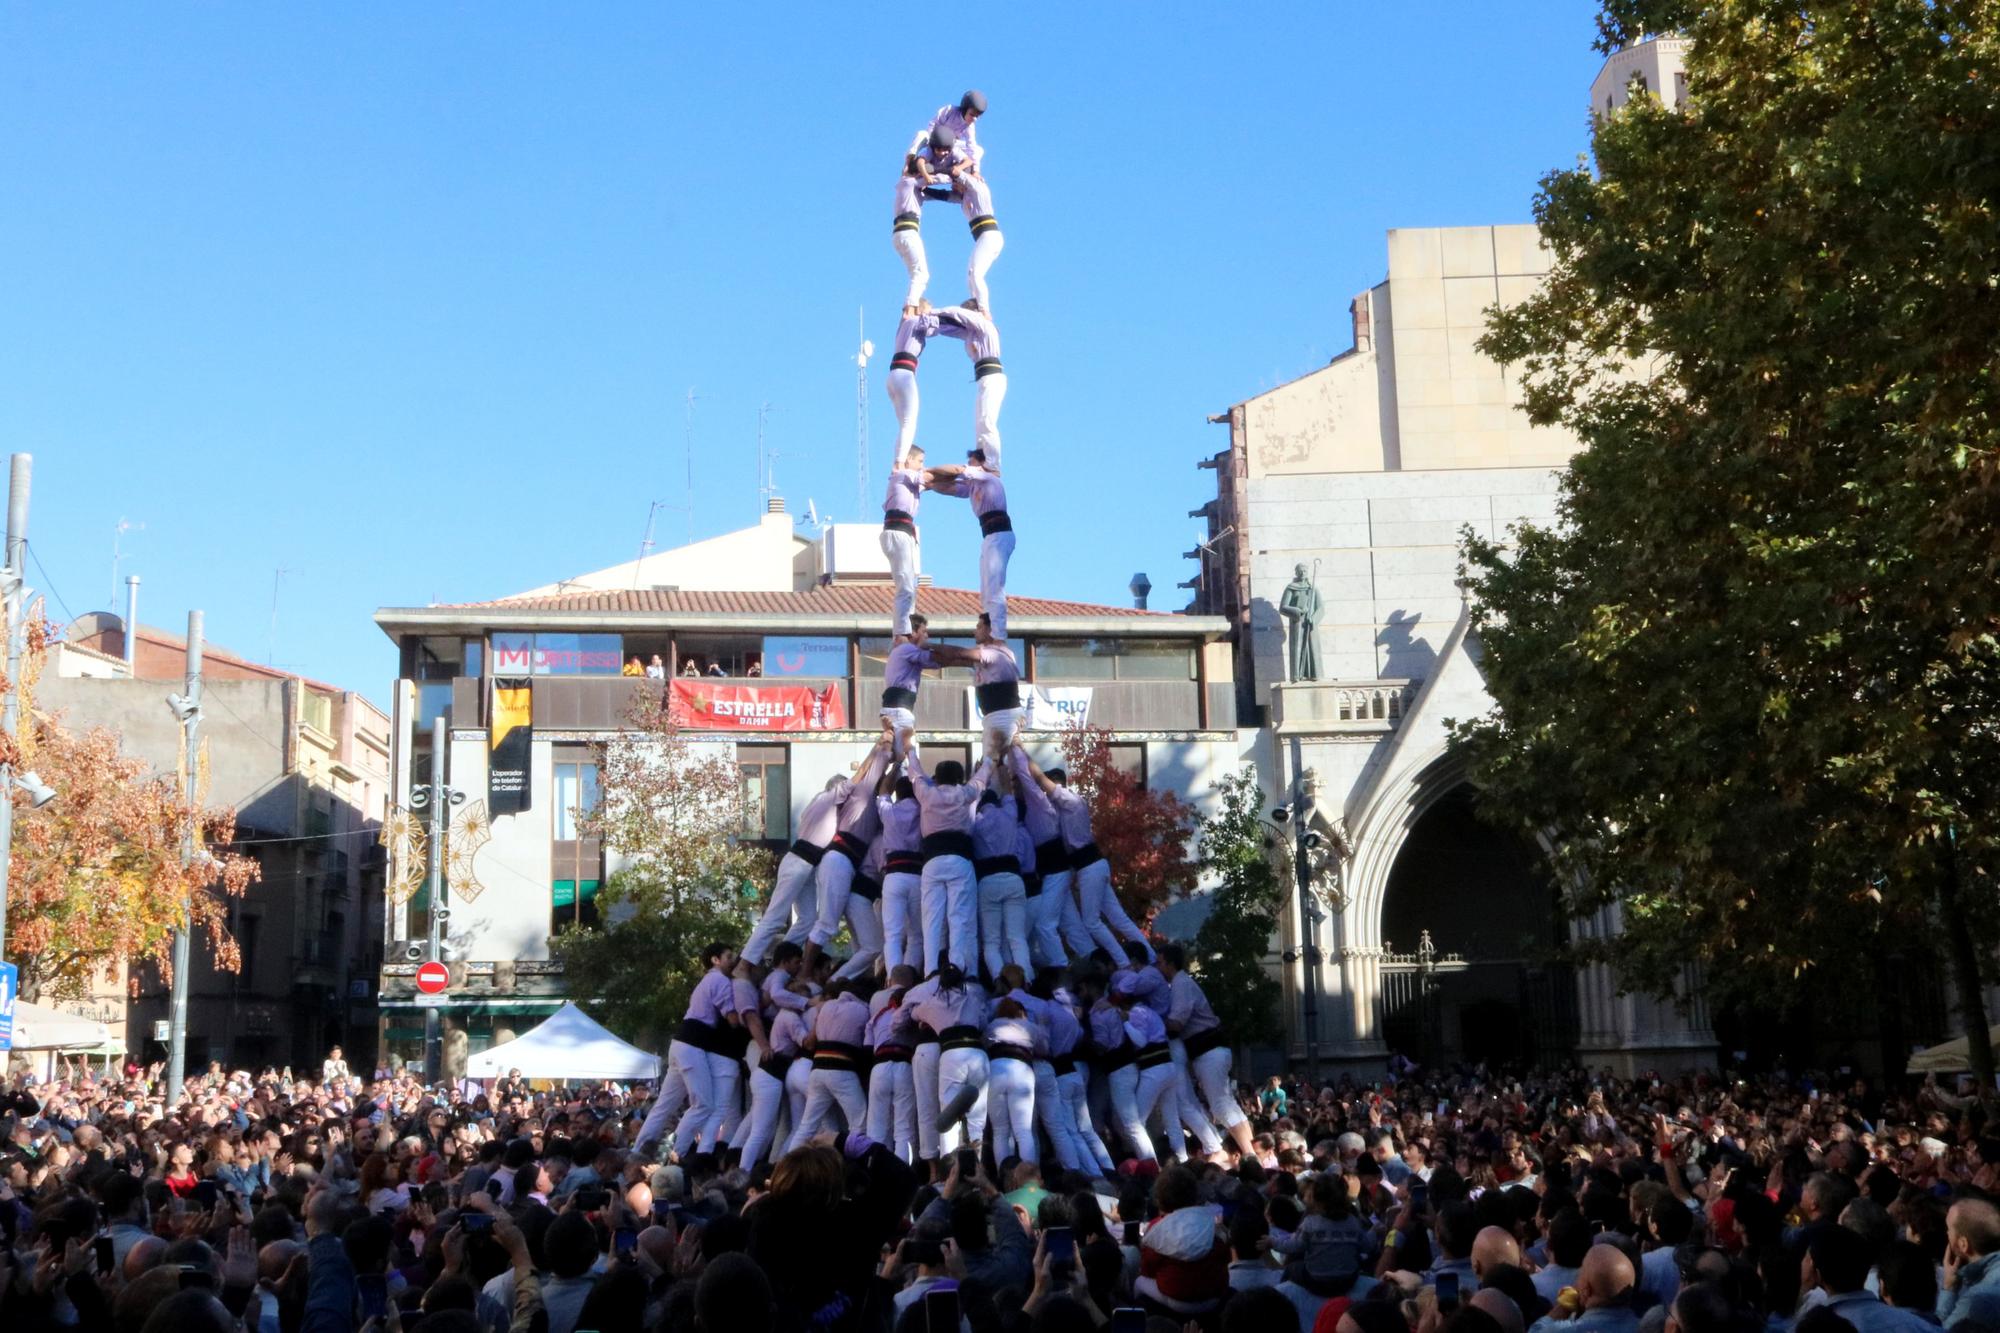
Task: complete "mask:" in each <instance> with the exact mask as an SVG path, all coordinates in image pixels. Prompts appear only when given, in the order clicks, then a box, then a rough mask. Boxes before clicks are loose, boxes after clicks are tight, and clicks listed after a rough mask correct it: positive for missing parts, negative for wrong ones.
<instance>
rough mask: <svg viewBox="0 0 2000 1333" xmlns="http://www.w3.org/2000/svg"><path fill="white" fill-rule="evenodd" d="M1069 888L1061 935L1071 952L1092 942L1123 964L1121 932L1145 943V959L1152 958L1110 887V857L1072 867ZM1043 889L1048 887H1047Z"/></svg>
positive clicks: (1081, 951) (1085, 948) (1086, 949)
mask: <svg viewBox="0 0 2000 1333" xmlns="http://www.w3.org/2000/svg"><path fill="white" fill-rule="evenodd" d="M1070 888H1071V892H1070V893H1068V894H1066V895H1064V896H1065V898H1066V900H1067V901H1065V903H1064V905H1063V939H1064V941H1065V942H1066V943H1067V944H1068V945H1069V947H1070V951H1071V952H1072V953H1076V954H1078V955H1082V954H1087V953H1089V952H1090V950H1091V946H1092V945H1093V944H1095V945H1096V946H1097V947H1098V948H1101V949H1103V950H1104V951H1105V952H1106V953H1109V954H1110V955H1111V957H1112V960H1113V961H1114V962H1116V963H1121V964H1122V963H1123V962H1124V961H1125V946H1124V945H1123V944H1122V943H1120V942H1119V937H1120V936H1121V935H1122V936H1123V937H1124V938H1125V939H1128V940H1137V941H1138V942H1139V943H1140V944H1142V945H1144V946H1145V949H1146V957H1147V959H1148V960H1150V959H1151V958H1152V956H1153V946H1152V945H1150V944H1146V932H1145V931H1143V930H1140V929H1139V927H1138V926H1137V925H1135V924H1134V923H1133V921H1132V918H1131V917H1129V916H1127V915H1126V914H1125V908H1124V906H1123V905H1122V904H1121V903H1120V902H1119V901H1118V895H1117V893H1116V892H1115V891H1113V889H1112V887H1111V863H1110V862H1109V861H1106V860H1103V859H1102V858H1100V859H1098V860H1096V861H1092V862H1091V863H1090V864H1089V865H1087V866H1084V867H1083V868H1082V869H1080V870H1072V871H1071V872H1070ZM1043 891H1044V892H1046V891H1047V889H1046V887H1044V890H1043ZM1072 913H1074V914H1075V915H1074V916H1073V917H1072V915H1071V914H1072Z"/></svg>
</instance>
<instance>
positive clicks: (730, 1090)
mask: <svg viewBox="0 0 2000 1333" xmlns="http://www.w3.org/2000/svg"><path fill="white" fill-rule="evenodd" d="M667 1057H668V1058H669V1059H670V1060H672V1061H673V1062H674V1069H675V1070H676V1071H677V1072H678V1073H679V1074H680V1076H681V1081H682V1082H683V1083H684V1084H686V1085H687V1096H688V1109H687V1113H686V1114H685V1115H683V1116H682V1117H681V1123H680V1125H679V1126H678V1127H676V1128H675V1130H674V1151H675V1152H677V1153H679V1154H680V1155H681V1156H683V1157H686V1156H687V1155H688V1154H690V1153H696V1152H714V1151H715V1145H716V1142H717V1140H718V1139H719V1138H720V1136H721V1133H722V1118H723V1116H724V1115H725V1114H726V1113H727V1110H728V1106H729V1103H730V1101H731V1100H732V1099H733V1098H734V1097H735V1096H736V1069H737V1065H736V1060H735V1058H734V1057H732V1056H727V1055H717V1054H716V1053H715V1052H713V1051H704V1050H701V1049H699V1048H698V1047H694V1046H690V1045H688V1044H687V1043H686V1042H684V1041H677V1042H675V1043H674V1044H673V1045H672V1046H670V1047H668V1048H667Z"/></svg>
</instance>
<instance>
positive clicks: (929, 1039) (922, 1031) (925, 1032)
mask: <svg viewBox="0 0 2000 1333" xmlns="http://www.w3.org/2000/svg"><path fill="white" fill-rule="evenodd" d="M942 1040H944V1039H943V1038H942V1037H940V1036H938V1034H937V1029H936V1028H933V1027H926V1026H925V1025H924V1024H922V1023H919V1024H917V1045H919V1046H935V1045H937V1044H938V1043H939V1042H940V1041H942Z"/></svg>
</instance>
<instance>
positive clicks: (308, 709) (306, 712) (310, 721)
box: [299, 689, 333, 736]
mask: <svg viewBox="0 0 2000 1333" xmlns="http://www.w3.org/2000/svg"><path fill="white" fill-rule="evenodd" d="M303 694H304V697H303V698H301V699H300V700H299V711H300V713H301V714H302V715H303V718H304V721H305V723H306V725H307V726H309V727H314V728H317V729H318V731H319V732H320V734H322V735H325V736H331V735H333V696H332V695H330V694H321V693H320V692H319V691H318V690H314V689H307V690H305V691H304V692H303Z"/></svg>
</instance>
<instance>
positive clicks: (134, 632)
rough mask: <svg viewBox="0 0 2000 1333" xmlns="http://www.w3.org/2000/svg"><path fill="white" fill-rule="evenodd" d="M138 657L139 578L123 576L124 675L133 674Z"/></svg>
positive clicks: (128, 575) (133, 575)
mask: <svg viewBox="0 0 2000 1333" xmlns="http://www.w3.org/2000/svg"><path fill="white" fill-rule="evenodd" d="M138 656H139V576H138V575H137V574H127V575H126V576H125V674H126V675H128V676H129V675H132V674H133V666H134V663H135V662H136V661H137V659H138Z"/></svg>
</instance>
